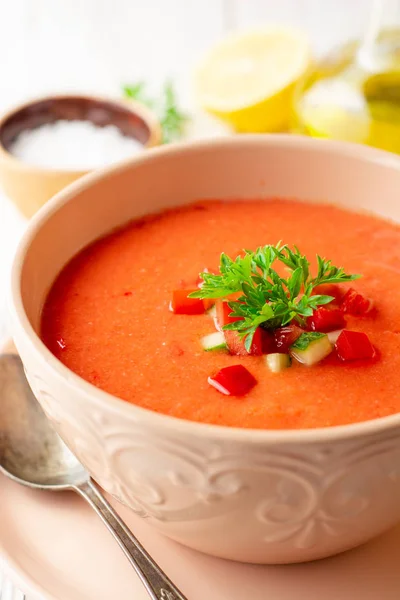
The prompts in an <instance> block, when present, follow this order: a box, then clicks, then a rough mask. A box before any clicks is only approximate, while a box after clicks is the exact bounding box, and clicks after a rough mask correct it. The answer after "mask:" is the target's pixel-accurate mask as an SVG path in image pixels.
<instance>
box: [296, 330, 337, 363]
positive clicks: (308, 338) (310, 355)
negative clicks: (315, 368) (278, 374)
mask: <svg viewBox="0 0 400 600" xmlns="http://www.w3.org/2000/svg"><path fill="white" fill-rule="evenodd" d="M332 349H333V346H332V344H331V343H330V341H329V339H328V336H327V335H326V333H319V332H316V331H315V332H309V333H302V334H301V336H300V337H299V338H298V339H297V340H296V341H295V343H294V344H293V345H292V346H291V347H290V355H291V356H292V357H293V358H295V359H296V360H297V361H299V362H300V363H302V364H304V365H307V366H308V367H311V366H312V365H315V364H316V363H318V362H320V361H321V360H322V359H323V358H325V357H326V356H328V354H330V353H331V352H332Z"/></svg>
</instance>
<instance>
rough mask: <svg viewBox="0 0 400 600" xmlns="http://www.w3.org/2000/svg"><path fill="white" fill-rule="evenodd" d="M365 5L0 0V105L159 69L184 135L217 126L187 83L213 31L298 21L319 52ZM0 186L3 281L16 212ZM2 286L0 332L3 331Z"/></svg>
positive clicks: (155, 77) (358, 18)
mask: <svg viewBox="0 0 400 600" xmlns="http://www.w3.org/2000/svg"><path fill="white" fill-rule="evenodd" d="M389 1H390V0H389ZM386 4H387V3H386ZM393 4H397V3H396V2H394V3H393ZM370 8H371V2H370V1H369V0H351V1H349V0H279V1H278V2H277V1H276V0H168V2H167V1H166V0H146V1H142V0H0V23H1V34H0V56H1V59H0V74H1V76H0V111H1V112H2V113H4V111H6V110H8V109H9V108H11V107H12V106H14V105H16V104H18V103H20V102H25V101H27V100H29V99H32V98H35V97H38V96H41V95H44V94H52V93H61V92H79V93H88V92H91V93H106V94H108V95H111V96H114V97H116V98H119V97H121V95H122V91H121V90H122V85H123V84H129V83H131V82H137V81H144V82H145V83H146V84H147V85H148V87H149V89H150V90H153V89H154V90H159V89H160V86H162V85H164V82H165V80H166V79H167V78H169V79H171V80H172V81H173V84H174V86H175V89H176V93H177V98H178V99H179V102H180V104H181V106H182V107H183V110H184V111H186V112H187V113H188V114H189V115H190V116H191V119H192V121H191V126H190V128H189V133H188V135H190V137H199V136H203V137H204V136H207V135H210V136H213V135H218V134H220V133H221V132H222V133H226V131H225V130H224V129H221V128H220V124H219V123H217V121H215V120H212V119H211V120H209V119H208V118H206V117H205V116H204V113H203V112H202V111H201V109H199V107H198V106H197V99H196V95H195V94H194V93H193V85H192V80H193V73H194V69H195V66H196V64H197V63H198V62H199V60H200V59H201V58H202V57H203V56H204V54H205V52H206V51H207V50H208V49H209V48H210V47H212V46H213V45H214V44H215V43H216V42H218V40H220V39H222V38H223V37H224V36H225V35H226V34H227V33H230V32H234V31H242V30H247V29H251V28H253V27H255V26H256V27H260V26H262V25H264V24H270V23H280V24H283V25H291V26H295V27H298V28H300V29H301V30H302V31H303V32H304V33H305V34H306V35H307V36H308V37H309V39H310V43H311V47H312V51H313V53H314V56H315V57H319V56H322V55H323V54H325V53H326V52H328V51H330V50H331V49H332V47H334V46H336V45H338V44H341V43H343V42H344V41H346V40H348V39H349V38H350V39H351V38H359V37H360V36H361V34H362V32H363V31H364V30H365V27H366V24H367V22H368V15H369V14H370ZM154 93H156V92H154ZM0 194H1V195H0V281H1V282H2V286H1V287H2V289H3V290H4V289H5V287H6V285H5V282H6V277H7V274H8V269H9V264H10V261H11V258H12V254H13V251H14V248H15V245H16V243H17V241H18V239H19V237H20V234H21V232H22V230H23V229H24V226H25V220H24V219H23V218H22V217H21V215H20V214H19V212H18V211H17V210H16V208H15V207H14V205H13V204H12V203H11V202H10V201H9V199H8V198H7V197H6V195H5V194H4V193H2V192H0ZM3 290H2V292H1V296H0V339H1V338H4V336H5V334H6V320H5V317H4V293H3Z"/></svg>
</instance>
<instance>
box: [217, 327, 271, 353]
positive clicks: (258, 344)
mask: <svg viewBox="0 0 400 600" xmlns="http://www.w3.org/2000/svg"><path fill="white" fill-rule="evenodd" d="M224 336H225V341H226V344H227V346H228V350H229V352H230V353H231V354H235V355H236V356H248V355H249V354H251V356H261V354H262V353H263V347H262V346H263V344H262V336H261V329H260V328H258V329H256V332H255V334H254V337H253V342H252V344H251V348H250V352H247V350H246V348H245V345H244V343H245V341H246V340H245V339H243V338H241V337H240V335H239V332H238V331H224Z"/></svg>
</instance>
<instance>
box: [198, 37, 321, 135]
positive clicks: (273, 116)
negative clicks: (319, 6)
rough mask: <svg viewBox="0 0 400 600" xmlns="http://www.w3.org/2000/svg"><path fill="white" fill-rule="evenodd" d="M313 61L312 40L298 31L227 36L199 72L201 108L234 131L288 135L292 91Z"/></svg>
mask: <svg viewBox="0 0 400 600" xmlns="http://www.w3.org/2000/svg"><path fill="white" fill-rule="evenodd" d="M310 60H311V51H310V44H309V40H308V37H307V35H305V34H304V33H303V32H302V31H299V30H297V29H292V28H288V27H278V26H274V27H268V28H264V29H262V30H253V31H249V32H247V33H242V34H235V35H231V36H228V37H227V38H225V39H224V40H223V41H222V42H220V43H218V44H217V45H216V46H214V47H213V48H212V49H211V50H210V51H209V53H208V55H207V56H206V57H205V59H204V61H203V62H202V64H201V65H200V66H199V68H198V70H197V73H196V92H197V96H198V99H199V102H200V105H201V106H202V107H203V108H204V109H205V110H206V111H207V112H209V113H211V114H213V115H215V116H217V117H219V118H221V119H223V120H224V121H227V122H228V123H230V124H231V125H232V126H233V127H234V129H236V131H240V132H246V131H247V132H264V131H281V130H284V129H286V128H287V127H288V125H289V120H290V113H291V107H292V98H293V91H294V87H295V85H296V83H297V81H298V80H299V79H300V78H301V77H302V76H303V75H304V73H305V71H306V70H307V68H308V67H309V64H310Z"/></svg>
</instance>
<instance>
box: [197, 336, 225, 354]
mask: <svg viewBox="0 0 400 600" xmlns="http://www.w3.org/2000/svg"><path fill="white" fill-rule="evenodd" d="M200 342H201V345H202V346H203V348H204V350H206V352H209V351H210V350H226V349H227V345H226V341H225V336H224V334H223V333H222V332H221V331H216V332H215V333H210V334H209V335H205V336H204V337H203V338H201V340H200Z"/></svg>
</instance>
